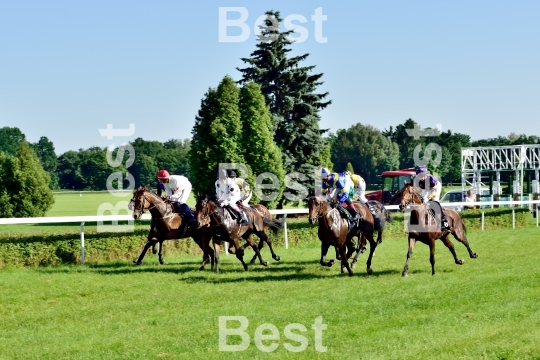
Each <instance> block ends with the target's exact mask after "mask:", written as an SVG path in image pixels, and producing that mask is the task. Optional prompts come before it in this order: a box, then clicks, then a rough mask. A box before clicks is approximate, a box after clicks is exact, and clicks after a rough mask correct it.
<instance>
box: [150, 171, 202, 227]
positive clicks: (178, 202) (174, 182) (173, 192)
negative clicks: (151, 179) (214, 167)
mask: <svg viewBox="0 0 540 360" xmlns="http://www.w3.org/2000/svg"><path fill="white" fill-rule="evenodd" d="M157 178H158V182H159V184H158V195H160V196H161V192H162V190H165V194H167V198H168V199H169V200H170V201H171V202H172V204H173V207H174V209H175V210H176V212H178V213H180V214H185V215H186V216H187V220H188V225H195V224H197V220H196V219H195V216H194V215H193V213H192V212H191V209H190V208H189V206H188V205H187V200H188V198H189V194H191V183H190V182H189V180H188V178H187V177H185V176H182V175H170V174H169V172H168V171H167V170H160V171H159V172H158V173H157Z"/></svg>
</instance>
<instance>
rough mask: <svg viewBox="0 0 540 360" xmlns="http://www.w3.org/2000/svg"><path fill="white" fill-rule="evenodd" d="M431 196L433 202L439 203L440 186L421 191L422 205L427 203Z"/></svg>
mask: <svg viewBox="0 0 540 360" xmlns="http://www.w3.org/2000/svg"><path fill="white" fill-rule="evenodd" d="M431 196H433V200H435V201H439V200H440V198H441V185H440V184H438V185H437V186H435V187H434V188H432V189H429V190H424V189H422V199H423V200H424V203H426V202H427V201H428V199H429V198H430V197H431Z"/></svg>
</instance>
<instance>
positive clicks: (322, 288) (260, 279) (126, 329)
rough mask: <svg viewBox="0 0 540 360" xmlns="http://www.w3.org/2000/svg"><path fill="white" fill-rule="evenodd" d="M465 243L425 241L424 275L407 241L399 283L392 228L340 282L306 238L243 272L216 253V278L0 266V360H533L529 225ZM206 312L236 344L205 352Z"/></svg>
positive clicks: (418, 251)
mask: <svg viewBox="0 0 540 360" xmlns="http://www.w3.org/2000/svg"><path fill="white" fill-rule="evenodd" d="M83 196H84V195H83ZM469 240H470V243H471V247H472V249H473V251H475V252H477V253H478V254H479V257H478V259H470V258H468V256H467V252H466V249H465V248H464V247H463V246H462V245H461V244H460V243H458V242H457V241H454V244H455V246H456V251H457V253H458V256H459V258H462V259H465V264H464V265H462V266H459V265H455V264H454V263H453V259H452V256H451V254H450V252H449V251H448V250H447V249H446V248H445V247H444V246H443V245H442V243H441V242H439V241H438V242H437V249H436V254H435V257H436V265H435V266H436V275H435V276H431V267H430V264H429V251H428V247H427V246H425V245H424V244H417V246H416V248H415V252H414V255H413V257H412V260H411V264H410V271H409V274H410V275H409V277H407V278H402V277H401V271H402V269H403V265H404V262H405V255H406V251H407V243H406V239H405V236H400V237H392V238H386V239H385V240H384V242H383V243H382V244H381V245H380V246H379V248H378V249H377V252H376V255H375V258H374V260H373V270H374V273H373V275H371V276H368V275H367V274H366V271H365V268H364V263H365V261H366V258H367V257H366V255H367V254H365V253H364V254H363V255H362V256H361V257H360V262H359V265H358V267H357V268H356V269H355V276H353V277H348V276H346V275H344V274H340V273H339V267H338V265H334V266H333V267H331V268H323V267H321V266H320V265H319V256H320V254H319V242H318V241H317V240H315V239H314V241H311V242H307V243H302V244H299V245H298V246H293V247H291V248H289V249H288V250H286V249H284V248H283V247H278V248H277V249H276V250H277V253H278V254H279V255H280V256H281V261H280V262H275V261H273V260H271V258H270V256H269V252H268V250H267V249H264V250H263V257H264V258H265V260H270V262H271V264H270V266H269V267H268V268H263V267H262V266H260V265H252V266H250V268H249V271H247V272H244V271H243V270H242V269H241V265H240V263H239V262H238V261H237V260H236V258H235V257H234V256H232V255H230V256H224V255H222V257H221V260H222V262H221V271H222V273H221V274H218V275H216V274H214V273H213V272H211V271H210V268H209V267H207V269H206V270H205V271H202V272H200V271H198V270H197V268H198V265H199V263H200V255H191V256H190V255H185V256H180V257H175V258H173V257H165V261H166V262H167V263H166V264H165V265H162V266H160V265H157V259H156V256H155V255H151V254H148V255H147V257H146V258H145V262H144V265H143V266H141V267H135V266H134V265H133V264H131V263H129V262H127V261H126V262H122V261H118V262H103V263H94V264H89V265H86V266H79V265H71V266H65V265H64V266H56V267H37V268H16V267H13V266H7V267H6V268H4V269H2V270H0V287H1V289H2V291H1V293H0V298H1V301H0V304H1V307H0V318H1V319H2V321H1V322H0V334H1V336H0V359H38V358H39V359H168V358H172V359H184V358H185V359H188V358H189V359H222V358H223V359H227V358H231V359H233V358H234V359H263V358H272V359H284V358H291V359H292V358H295V359H296V358H299V359H313V358H324V359H338V358H348V359H400V360H401V359H540V341H538V339H539V338H540V307H539V306H538V303H539V298H538V297H539V294H540V262H539V261H538V254H539V253H540V230H539V229H538V228H536V227H534V228H530V227H529V228H521V229H516V230H512V229H511V228H510V229H495V230H489V231H484V232H481V231H478V230H471V231H470V232H469ZM165 244H167V243H165ZM165 246H167V245H165ZM329 254H330V255H332V256H331V257H333V249H330V252H329ZM251 255H252V252H251V251H246V257H247V256H251ZM219 316H245V317H246V318H247V319H248V321H249V326H248V328H247V330H246V333H247V334H248V335H249V336H250V338H251V343H250V346H249V347H248V348H247V349H246V350H245V351H241V352H220V351H219V348H218V317H219ZM318 317H322V319H323V323H324V324H326V325H327V329H326V330H324V331H323V336H322V345H323V346H326V347H327V352H317V351H316V348H315V345H314V331H313V330H312V329H311V325H312V324H313V323H314V320H315V319H316V318H318ZM264 323H271V324H274V325H275V326H276V327H277V329H278V330H279V340H277V341H276V342H277V343H278V344H279V346H278V348H277V349H276V350H275V351H273V352H269V353H265V352H262V351H260V350H259V349H258V348H257V346H256V345H255V343H254V339H253V338H254V334H255V329H256V328H257V327H258V326H259V325H261V324H264ZM290 323H300V324H303V325H304V326H305V327H306V328H307V331H306V332H304V333H300V332H299V331H298V330H296V331H295V332H296V333H300V334H302V335H304V336H305V337H306V338H307V339H308V347H307V349H306V350H305V351H302V352H298V353H294V352H290V351H288V350H287V349H286V348H285V347H284V344H285V343H291V345H293V346H298V345H299V343H298V342H295V341H292V340H289V339H287V338H286V337H285V336H284V328H285V326H287V325H288V324H290ZM238 326H239V323H238V322H230V323H229V327H238ZM229 343H230V344H234V343H240V337H238V336H237V337H231V338H229ZM271 343H272V340H266V341H263V344H264V345H270V344H271Z"/></svg>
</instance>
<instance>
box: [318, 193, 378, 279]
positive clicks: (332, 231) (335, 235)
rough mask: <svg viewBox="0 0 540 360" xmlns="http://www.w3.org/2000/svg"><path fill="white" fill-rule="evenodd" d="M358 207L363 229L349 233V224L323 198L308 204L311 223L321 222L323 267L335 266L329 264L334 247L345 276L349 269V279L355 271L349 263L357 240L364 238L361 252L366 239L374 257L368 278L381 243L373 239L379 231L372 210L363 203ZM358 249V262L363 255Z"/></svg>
mask: <svg viewBox="0 0 540 360" xmlns="http://www.w3.org/2000/svg"><path fill="white" fill-rule="evenodd" d="M354 207H355V208H356V211H357V212H358V214H359V215H360V217H361V218H362V220H361V226H360V228H359V229H356V230H353V231H351V232H349V224H348V220H347V219H344V218H343V217H342V216H341V214H340V212H339V211H338V210H337V209H336V208H332V207H331V206H330V204H329V203H328V202H327V201H326V199H325V198H323V197H322V196H311V197H310V198H309V200H308V208H309V223H310V224H314V223H315V222H317V221H318V222H319V229H318V236H319V240H320V241H321V259H320V263H321V265H322V266H328V267H330V266H332V265H333V264H334V260H330V261H326V254H327V253H328V248H329V247H330V245H332V246H334V247H335V248H336V251H337V252H339V254H340V255H341V272H344V271H345V269H346V270H347V271H348V273H349V275H350V276H352V275H353V271H352V268H351V266H350V265H349V261H348V259H349V258H350V256H351V255H352V253H353V252H354V250H355V248H354V245H353V241H352V239H353V237H354V236H360V238H361V239H360V240H359V241H358V249H359V247H360V244H362V243H364V244H365V241H366V239H367V240H368V241H369V244H370V246H369V247H370V249H369V250H370V253H369V257H368V260H367V262H366V266H367V272H368V274H371V273H373V270H372V269H371V261H372V258H373V253H374V252H375V248H376V247H377V242H376V241H375V240H374V239H373V233H374V231H375V224H374V219H373V215H372V214H371V212H370V211H369V209H368V207H367V206H366V205H364V204H362V203H360V202H355V203H354ZM358 249H357V254H356V257H355V261H356V260H357V259H358V255H359V254H360V251H358ZM355 261H354V262H353V263H355Z"/></svg>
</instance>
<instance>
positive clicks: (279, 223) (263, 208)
mask: <svg viewBox="0 0 540 360" xmlns="http://www.w3.org/2000/svg"><path fill="white" fill-rule="evenodd" d="M250 206H251V208H253V209H255V211H257V212H258V213H259V215H261V216H262V217H263V219H268V220H270V221H273V223H274V224H275V225H276V226H273V227H270V226H268V225H267V223H264V221H263V223H264V229H263V231H264V232H265V233H266V232H267V231H268V229H270V230H272V231H273V232H274V234H277V231H278V228H281V227H283V221H280V220H274V219H273V217H272V214H271V213H270V211H269V210H268V208H267V207H266V206H264V205H261V204H254V205H250ZM265 242H266V244H267V245H268V248H269V249H270V253H271V254H272V259H274V260H276V261H279V260H280V259H281V258H280V257H279V255H277V254H276V253H275V252H274V248H273V246H272V241H270V238H268V236H267V237H266V238H261V239H260V240H259V245H258V246H259V251H261V249H262V248H263V247H264V243H265ZM248 246H249V242H246V243H245V244H244V246H242V249H245V248H247V247H248ZM233 249H234V248H233ZM231 253H232V251H231ZM256 259H257V254H254V255H253V258H252V259H251V261H250V263H251V264H255V260H256Z"/></svg>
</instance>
